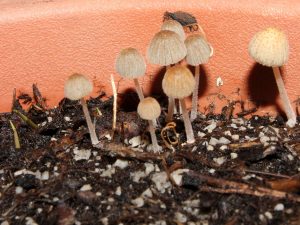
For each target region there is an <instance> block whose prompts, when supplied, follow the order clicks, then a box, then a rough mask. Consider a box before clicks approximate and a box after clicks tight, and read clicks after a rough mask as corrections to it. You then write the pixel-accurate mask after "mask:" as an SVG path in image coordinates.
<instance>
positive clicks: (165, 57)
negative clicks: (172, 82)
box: [147, 30, 186, 121]
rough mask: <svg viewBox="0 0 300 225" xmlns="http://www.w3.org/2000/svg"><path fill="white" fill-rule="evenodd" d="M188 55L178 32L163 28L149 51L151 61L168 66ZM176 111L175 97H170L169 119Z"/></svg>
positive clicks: (153, 40)
mask: <svg viewBox="0 0 300 225" xmlns="http://www.w3.org/2000/svg"><path fill="white" fill-rule="evenodd" d="M185 56H186V47H185V45H184V42H183V40H182V39H181V38H180V36H179V35H178V34H176V33H175V32H173V31H169V30H162V31H160V32H158V33H157V34H155V35H154V37H153V39H152V40H151V42H150V45H149V47H148V51H147V58H148V60H149V62H150V63H152V64H158V65H161V66H166V67H167V69H168V68H169V67H170V65H172V64H176V63H178V62H179V61H181V60H182V59H184V57H185ZM173 112H174V99H173V98H172V97H169V107H168V116H167V121H171V120H172V118H173Z"/></svg>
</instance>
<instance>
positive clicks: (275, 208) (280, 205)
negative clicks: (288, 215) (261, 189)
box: [274, 203, 284, 211]
mask: <svg viewBox="0 0 300 225" xmlns="http://www.w3.org/2000/svg"><path fill="white" fill-rule="evenodd" d="M274 210H275V211H283V210H284V205H283V204H282V203H278V204H277V205H275V207H274Z"/></svg>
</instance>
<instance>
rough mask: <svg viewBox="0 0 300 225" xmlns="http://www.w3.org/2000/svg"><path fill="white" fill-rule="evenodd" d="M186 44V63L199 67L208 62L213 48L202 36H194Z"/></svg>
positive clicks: (189, 37)
mask: <svg viewBox="0 0 300 225" xmlns="http://www.w3.org/2000/svg"><path fill="white" fill-rule="evenodd" d="M184 43H185V46H186V50H187V54H186V61H187V63H188V64H189V65H192V66H197V65H200V64H204V63H207V62H208V59H209V57H210V55H211V48H210V46H209V44H208V43H207V41H206V40H205V39H204V38H203V36H202V35H199V34H192V35H190V36H188V37H187V38H186V40H185V41H184Z"/></svg>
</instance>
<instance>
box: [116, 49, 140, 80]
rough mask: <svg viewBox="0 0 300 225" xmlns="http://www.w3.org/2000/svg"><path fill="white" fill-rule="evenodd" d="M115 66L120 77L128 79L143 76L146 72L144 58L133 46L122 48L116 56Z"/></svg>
mask: <svg viewBox="0 0 300 225" xmlns="http://www.w3.org/2000/svg"><path fill="white" fill-rule="evenodd" d="M115 67H116V71H117V72H118V73H119V74H120V75H121V76H122V77H125V78H129V79H133V78H137V77H139V76H143V75H144V74H145V72H146V63H145V60H144V58H143V56H142V55H141V54H140V53H139V52H138V51H137V50H136V49H135V48H125V49H123V50H122V51H121V52H120V53H119V55H118V56H117V59H116V64H115Z"/></svg>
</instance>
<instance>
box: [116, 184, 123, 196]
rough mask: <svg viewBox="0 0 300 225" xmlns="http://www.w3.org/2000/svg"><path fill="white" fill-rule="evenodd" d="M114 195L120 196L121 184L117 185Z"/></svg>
mask: <svg viewBox="0 0 300 225" xmlns="http://www.w3.org/2000/svg"><path fill="white" fill-rule="evenodd" d="M115 194H116V195H118V196H120V195H121V194H122V189H121V186H118V187H117V189H116V192H115Z"/></svg>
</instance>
